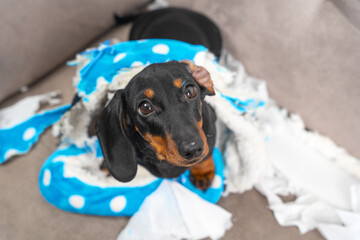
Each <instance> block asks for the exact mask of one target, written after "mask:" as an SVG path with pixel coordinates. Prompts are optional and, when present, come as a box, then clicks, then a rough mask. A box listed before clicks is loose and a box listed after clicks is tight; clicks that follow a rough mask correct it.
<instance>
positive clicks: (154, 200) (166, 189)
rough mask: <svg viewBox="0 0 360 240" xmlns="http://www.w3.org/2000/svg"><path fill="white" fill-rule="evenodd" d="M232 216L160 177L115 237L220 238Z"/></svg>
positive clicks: (121, 239) (128, 239)
mask: <svg viewBox="0 0 360 240" xmlns="http://www.w3.org/2000/svg"><path fill="white" fill-rule="evenodd" d="M231 216H232V215H231V213H229V212H228V211H226V210H224V209H222V208H220V207H218V206H217V205H214V204H212V203H210V202H207V201H205V200H203V199H202V198H200V197H199V196H198V195H196V194H194V193H193V192H191V191H190V190H188V189H187V188H185V187H184V186H182V185H180V184H179V183H177V182H174V181H169V180H163V182H162V183H161V184H160V186H159V188H158V189H157V190H156V191H155V192H153V193H152V194H151V195H150V196H148V197H147V198H146V199H145V201H144V203H143V204H142V205H141V207H140V209H139V211H138V212H137V213H135V215H133V216H132V218H131V219H130V221H129V222H128V224H127V226H126V227H125V229H123V231H122V232H121V233H120V235H119V237H118V240H142V239H144V240H145V239H153V240H180V239H203V238H206V237H210V238H211V239H220V238H221V237H222V236H223V235H224V234H225V231H226V230H227V229H229V228H231V226H232V223H231Z"/></svg>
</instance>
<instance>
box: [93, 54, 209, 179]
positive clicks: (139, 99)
mask: <svg viewBox="0 0 360 240" xmlns="http://www.w3.org/2000/svg"><path fill="white" fill-rule="evenodd" d="M214 94H215V92H214V89H213V83H212V81H211V79H210V75H209V73H208V71H207V70H206V69H205V68H203V67H199V66H195V65H194V64H193V63H191V62H189V61H182V62H176V61H172V62H167V63H159V64H152V65H149V66H148V67H146V68H145V69H143V70H142V71H141V72H140V73H138V74H137V75H136V76H135V77H133V78H132V79H131V81H130V82H129V84H128V85H127V86H126V88H125V89H120V90H117V91H116V93H115V95H114V97H113V98H112V99H111V101H110V102H109V104H108V105H107V106H106V107H105V109H104V112H103V115H102V118H101V119H100V121H98V123H97V127H96V131H97V136H98V138H99V141H100V144H101V148H102V151H103V155H104V159H105V162H106V165H107V167H108V168H109V171H110V173H111V174H112V175H113V176H114V177H115V178H116V179H118V180H119V181H122V182H127V181H130V180H132V179H133V178H134V177H135V175H136V171H137V159H136V152H135V148H134V143H133V141H134V140H133V138H132V137H130V136H133V135H134V134H139V135H140V136H141V137H142V138H143V139H144V140H145V141H146V142H147V143H148V144H149V146H150V147H151V148H152V150H153V151H154V152H155V154H156V156H157V158H158V159H159V160H163V161H167V162H168V163H169V164H172V165H174V166H181V167H191V166H193V165H194V164H196V163H198V162H199V161H201V160H202V159H203V158H204V157H205V156H207V155H208V153H209V146H208V143H207V139H206V136H205V133H204V131H203V129H202V125H203V116H202V104H203V103H202V102H203V100H204V98H205V96H206V95H214ZM134 131H135V132H134Z"/></svg>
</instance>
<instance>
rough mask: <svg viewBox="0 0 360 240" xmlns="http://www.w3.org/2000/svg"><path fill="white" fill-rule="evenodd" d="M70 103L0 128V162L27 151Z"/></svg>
mask: <svg viewBox="0 0 360 240" xmlns="http://www.w3.org/2000/svg"><path fill="white" fill-rule="evenodd" d="M69 109H70V105H65V106H61V107H59V108H56V109H53V110H48V111H44V112H41V113H38V114H35V115H34V116H32V117H30V118H29V119H26V120H25V121H23V122H22V123H20V124H17V125H15V126H13V127H10V128H3V129H0V143H1V145H0V164H1V163H4V162H5V161H7V160H9V159H10V158H11V157H13V156H16V155H22V154H24V153H27V152H28V151H29V150H30V148H31V147H32V146H33V145H34V143H36V141H37V140H38V139H39V136H40V135H41V134H42V133H43V131H44V130H45V129H46V128H47V127H49V126H51V125H52V124H54V123H55V122H57V121H58V120H59V119H60V117H61V116H62V115H63V114H64V113H65V112H66V111H67V110H69Z"/></svg>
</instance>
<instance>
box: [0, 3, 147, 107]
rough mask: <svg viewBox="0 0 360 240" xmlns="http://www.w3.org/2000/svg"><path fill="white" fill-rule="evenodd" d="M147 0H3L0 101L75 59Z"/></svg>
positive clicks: (0, 39)
mask: <svg viewBox="0 0 360 240" xmlns="http://www.w3.org/2000/svg"><path fill="white" fill-rule="evenodd" d="M146 2H147V0H123V1H118V0H105V1H95V0H91V1H89V0H79V1H69V0H65V1H61V0H58V1H47V0H34V1H25V0H19V1H11V0H3V1H0V16H1V21H0V32H1V37H0V52H1V54H0V73H1V79H0V85H1V87H0V101H1V99H4V98H5V97H6V96H8V95H10V94H11V93H14V92H15V91H17V90H18V89H19V88H20V87H22V86H24V85H28V84H30V83H32V82H33V81H35V80H37V79H38V78H39V77H41V76H43V75H44V74H46V73H48V72H49V71H50V70H52V69H53V68H54V67H56V66H58V65H59V64H60V63H62V62H64V61H65V60H69V59H70V58H72V57H73V56H74V54H75V53H76V52H78V51H80V50H81V49H82V48H83V47H85V46H86V45H87V44H88V43H90V42H92V41H93V40H94V38H96V37H98V36H99V35H101V34H103V33H104V32H105V31H107V30H109V29H110V28H111V27H112V26H113V25H114V20H113V14H114V13H118V14H124V13H126V12H128V11H132V10H134V8H135V7H139V6H140V5H142V4H144V3H146Z"/></svg>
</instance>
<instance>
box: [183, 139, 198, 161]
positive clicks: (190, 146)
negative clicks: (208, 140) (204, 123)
mask: <svg viewBox="0 0 360 240" xmlns="http://www.w3.org/2000/svg"><path fill="white" fill-rule="evenodd" d="M203 151H204V144H203V143H202V142H200V141H199V142H196V141H192V142H183V143H182V144H181V147H180V149H179V152H180V154H181V156H183V157H184V158H186V159H193V158H197V157H200V156H201V154H202V153H203Z"/></svg>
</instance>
